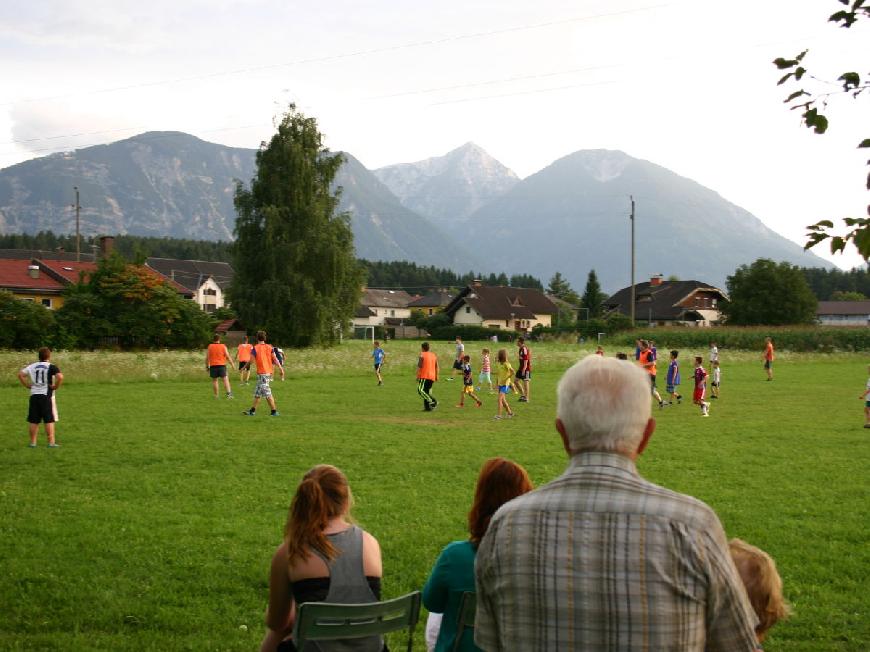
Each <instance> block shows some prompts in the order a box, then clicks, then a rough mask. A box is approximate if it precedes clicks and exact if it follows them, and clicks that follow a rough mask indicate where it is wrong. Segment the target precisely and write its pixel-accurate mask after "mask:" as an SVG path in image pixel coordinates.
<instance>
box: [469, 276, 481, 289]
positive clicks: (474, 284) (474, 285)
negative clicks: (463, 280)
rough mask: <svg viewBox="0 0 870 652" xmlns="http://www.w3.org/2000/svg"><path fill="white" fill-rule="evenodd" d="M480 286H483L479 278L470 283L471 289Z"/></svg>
mask: <svg viewBox="0 0 870 652" xmlns="http://www.w3.org/2000/svg"><path fill="white" fill-rule="evenodd" d="M482 286H483V281H481V280H480V279H479V278H476V279H474V280H473V281H471V287H473V288H479V287H482Z"/></svg>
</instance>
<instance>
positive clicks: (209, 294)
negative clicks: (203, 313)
mask: <svg viewBox="0 0 870 652" xmlns="http://www.w3.org/2000/svg"><path fill="white" fill-rule="evenodd" d="M202 293H203V295H204V296H207V297H216V296H217V290H215V289H214V288H206V289H205V290H203V291H202Z"/></svg>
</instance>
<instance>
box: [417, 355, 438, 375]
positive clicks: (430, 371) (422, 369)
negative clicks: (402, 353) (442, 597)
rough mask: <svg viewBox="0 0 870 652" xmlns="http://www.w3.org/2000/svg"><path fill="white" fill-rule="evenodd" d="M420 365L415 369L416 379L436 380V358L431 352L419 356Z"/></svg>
mask: <svg viewBox="0 0 870 652" xmlns="http://www.w3.org/2000/svg"><path fill="white" fill-rule="evenodd" d="M420 360H421V361H422V363H421V364H420V365H419V366H418V367H417V378H418V379H422V380H437V375H438V372H437V369H438V357H437V356H436V355H435V354H434V353H432V351H423V352H422V353H421V354H420Z"/></svg>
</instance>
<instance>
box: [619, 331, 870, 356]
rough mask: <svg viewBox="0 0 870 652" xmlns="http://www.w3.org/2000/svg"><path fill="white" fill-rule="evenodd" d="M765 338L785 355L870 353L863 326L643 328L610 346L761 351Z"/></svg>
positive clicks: (868, 334)
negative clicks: (643, 343) (650, 343)
mask: <svg viewBox="0 0 870 652" xmlns="http://www.w3.org/2000/svg"><path fill="white" fill-rule="evenodd" d="M765 337H770V338H772V339H773V343H774V345H775V346H776V348H777V349H779V350H786V351H797V352H810V351H820V352H833V351H870V328H866V327H861V326H859V327H836V326H791V327H788V326H780V327H737V326H732V327H719V328H644V329H635V330H633V331H626V332H621V333H617V334H614V335H613V336H611V337H608V338H607V342H608V343H609V344H611V345H621V346H624V347H626V348H631V349H632V350H634V343H635V340H636V339H652V340H655V343H656V347H657V348H658V349H659V350H663V349H667V348H676V349H679V348H706V347H707V346H708V345H709V344H710V342H716V344H717V345H718V346H719V347H720V348H726V349H744V350H758V351H761V350H762V349H763V348H764V338H765Z"/></svg>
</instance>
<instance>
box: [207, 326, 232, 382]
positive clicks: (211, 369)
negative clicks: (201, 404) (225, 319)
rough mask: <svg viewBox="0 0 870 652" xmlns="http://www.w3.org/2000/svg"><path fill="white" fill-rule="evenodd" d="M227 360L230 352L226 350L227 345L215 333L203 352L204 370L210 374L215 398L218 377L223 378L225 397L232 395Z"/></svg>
mask: <svg viewBox="0 0 870 652" xmlns="http://www.w3.org/2000/svg"><path fill="white" fill-rule="evenodd" d="M229 361H230V352H229V351H227V345H226V344H221V336H220V335H218V334H217V333H215V335H214V338H212V343H211V344H209V345H208V351H206V354H205V370H206V371H207V372H208V375H209V376H211V384H212V387H213V388H214V397H215V398H217V397H218V378H223V379H224V389H225V390H226V392H227V398H232V397H233V390H232V389H231V388H230V377H229V376H228V375H227V363H228V362H229Z"/></svg>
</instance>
